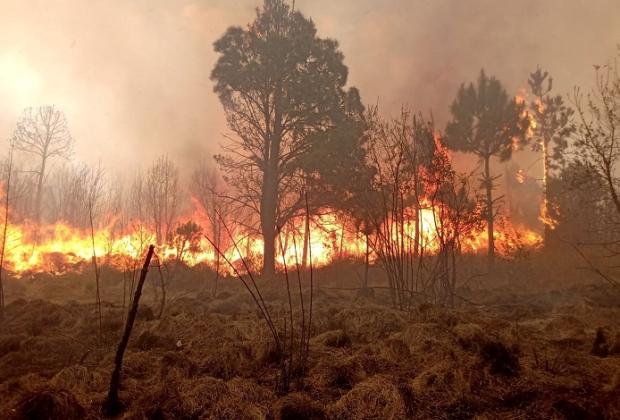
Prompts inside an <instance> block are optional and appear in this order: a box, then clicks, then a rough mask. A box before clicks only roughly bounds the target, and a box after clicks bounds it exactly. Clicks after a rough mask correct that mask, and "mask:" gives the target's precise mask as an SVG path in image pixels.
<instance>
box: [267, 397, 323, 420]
mask: <svg viewBox="0 0 620 420" xmlns="http://www.w3.org/2000/svg"><path fill="white" fill-rule="evenodd" d="M270 415H271V417H272V418H273V419H274V420H321V419H324V418H326V417H325V409H324V408H323V406H322V405H321V404H320V403H318V402H316V401H313V400H312V399H311V398H310V397H309V396H308V395H306V394H303V393H292V394H288V395H286V396H284V397H282V398H280V399H279V400H278V401H276V403H275V404H274V405H273V408H272V411H271V413H270Z"/></svg>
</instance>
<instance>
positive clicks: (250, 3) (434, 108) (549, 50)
mask: <svg viewBox="0 0 620 420" xmlns="http://www.w3.org/2000/svg"><path fill="white" fill-rule="evenodd" d="M260 3H261V0H235V1H228V0H201V1H200V0H167V1H164V0H133V1H131V0H115V1H110V0H108V1H99V0H89V1H81V0H72V1H68V0H45V1H43V0H0V138H1V139H3V140H4V139H8V138H9V137H10V135H11V133H12V131H13V127H14V126H15V122H16V120H17V119H18V118H19V116H20V114H21V111H22V109H23V108H24V107H27V106H38V105H42V104H55V105H56V106H58V107H59V108H61V109H62V110H64V111H65V113H66V115H67V118H68V120H69V125H70V128H71V131H72V133H73V136H74V138H75V140H76V153H75V157H74V159H76V160H80V161H86V162H88V163H96V162H101V163H102V164H103V165H104V166H105V167H109V168H110V169H112V170H113V171H117V172H119V173H129V172H127V171H131V170H133V169H134V168H137V167H141V166H142V167H144V166H146V165H147V164H148V163H149V162H150V161H151V160H152V159H154V158H155V157H156V156H158V155H161V154H168V155H169V156H170V157H171V158H172V159H174V160H176V161H177V162H178V163H179V164H180V165H182V166H183V167H190V166H191V165H193V163H194V162H196V161H197V160H198V158H200V157H201V156H210V155H212V154H213V153H215V152H217V151H218V145H219V144H220V143H222V142H223V141H224V137H223V135H224V134H225V133H226V132H227V129H226V124H225V119H224V115H223V112H222V108H221V105H220V104H219V102H218V99H217V97H216V95H215V94H214V93H213V83H212V81H211V80H210V73H211V69H212V68H213V65H214V63H215V61H216V59H217V55H216V54H215V53H214V52H213V46H212V45H213V42H214V41H215V40H216V39H217V38H218V37H219V36H221V35H222V34H223V33H224V31H225V30H226V28H227V27H228V26H230V25H241V26H243V25H246V24H247V23H248V22H250V21H251V20H252V18H253V17H254V13H255V11H254V10H255V8H256V7H257V6H259V5H260ZM296 8H297V9H300V10H301V11H302V12H303V13H304V14H305V15H306V16H308V17H311V18H312V19H313V20H314V22H315V23H316V25H317V28H318V32H319V35H320V36H323V37H330V38H335V39H337V40H338V41H339V42H340V48H341V50H342V52H343V53H344V55H345V62H346V64H347V66H348V67H349V71H350V77H349V84H350V85H355V86H357V87H358V88H359V89H360V91H361V94H362V98H363V100H364V101H365V102H366V103H368V104H377V103H378V104H379V105H380V108H381V110H382V112H383V113H384V114H386V115H389V114H394V113H396V112H398V110H399V108H400V106H401V105H402V104H407V105H408V106H409V107H411V108H413V109H415V110H420V111H423V112H425V113H430V112H432V113H433V115H434V117H435V120H436V121H437V123H438V126H439V128H441V127H442V126H443V124H444V123H445V120H446V118H447V116H448V109H449V105H450V103H451V101H452V99H453V97H454V95H455V92H456V90H457V88H458V86H459V85H460V83H462V82H469V81H471V80H475V78H476V77H477V75H478V73H479V71H480V69H481V68H485V70H486V71H487V72H488V73H490V74H492V75H495V76H497V77H498V78H499V79H500V80H502V81H503V82H504V83H505V85H506V87H507V88H508V90H509V91H510V92H512V93H517V91H518V90H519V89H523V88H525V87H526V86H527V76H528V73H529V72H530V71H532V70H534V69H535V68H536V66H537V65H540V66H542V67H544V68H545V69H548V70H549V71H550V72H551V73H552V75H553V77H554V79H555V87H556V91H557V92H559V93H569V92H570V91H571V90H572V88H573V86H575V85H581V86H583V87H584V88H589V87H591V85H592V81H593V65H594V64H601V63H604V62H606V61H608V60H610V59H612V58H613V57H614V56H616V54H617V44H618V42H620V2H619V1H617V0H594V1H592V0H591V1H586V0H547V1H541V0H521V1H507V0H506V1H498V0H381V1H379V0H339V1H334V0H297V1H296ZM3 144H4V145H3V147H4V148H6V142H4V143H3Z"/></svg>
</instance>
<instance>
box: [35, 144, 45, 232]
mask: <svg viewBox="0 0 620 420" xmlns="http://www.w3.org/2000/svg"><path fill="white" fill-rule="evenodd" d="M46 165H47V150H45V151H44V154H43V156H41V167H40V168H39V173H38V178H37V190H36V196H35V203H34V206H35V207H34V220H35V222H37V224H39V223H40V222H41V205H42V202H43V180H44V179H45V167H46ZM37 236H38V235H37Z"/></svg>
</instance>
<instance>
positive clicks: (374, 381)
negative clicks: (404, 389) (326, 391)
mask: <svg viewBox="0 0 620 420" xmlns="http://www.w3.org/2000/svg"><path fill="white" fill-rule="evenodd" d="M407 412H408V408H407V406H406V405H405V400H404V399H403V396H402V394H401V390H400V389H399V387H398V386H397V384H395V383H394V382H393V381H392V379H391V378H390V377H388V376H385V375H376V376H373V377H371V378H369V379H367V380H366V381H364V382H361V383H359V384H357V385H356V386H355V387H354V388H353V389H352V390H351V391H349V392H348V393H347V394H345V395H344V396H343V397H342V398H340V400H338V401H337V402H336V403H335V404H332V405H330V406H329V407H328V413H329V416H330V417H331V418H334V419H336V418H337V419H352V420H353V419H362V418H367V419H369V418H375V419H403V418H406V417H407Z"/></svg>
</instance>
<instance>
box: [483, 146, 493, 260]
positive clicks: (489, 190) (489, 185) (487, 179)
mask: <svg viewBox="0 0 620 420" xmlns="http://www.w3.org/2000/svg"><path fill="white" fill-rule="evenodd" d="M490 160H491V157H490V156H485V158H484V185H485V188H486V204H487V206H486V207H487V208H486V216H487V235H488V237H489V238H488V257H489V270H491V269H493V268H494V267H495V237H494V236H493V234H494V229H493V224H494V221H495V220H494V219H495V215H494V214H493V178H492V177H491V167H490Z"/></svg>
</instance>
